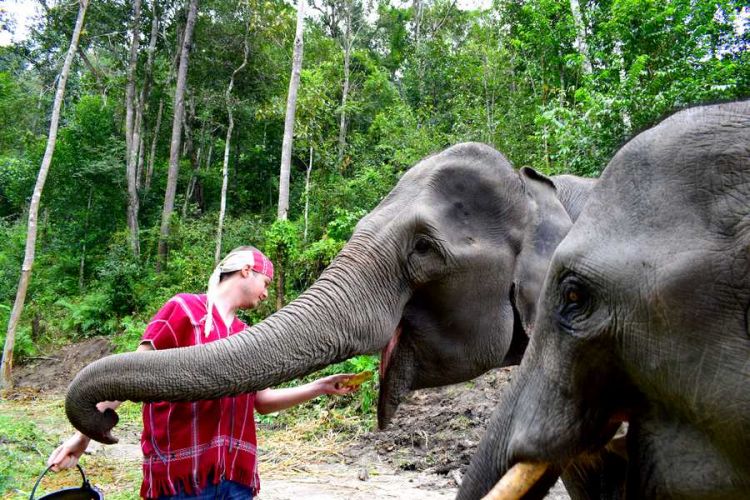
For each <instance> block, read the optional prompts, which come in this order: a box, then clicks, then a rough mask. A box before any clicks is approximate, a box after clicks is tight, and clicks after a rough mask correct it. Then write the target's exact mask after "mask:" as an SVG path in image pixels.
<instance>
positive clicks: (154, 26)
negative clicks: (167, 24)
mask: <svg viewBox="0 0 750 500" xmlns="http://www.w3.org/2000/svg"><path fill="white" fill-rule="evenodd" d="M152 1H153V5H152V9H151V10H152V15H153V17H152V19H151V37H150V39H149V42H148V57H147V59H146V69H145V75H144V78H143V86H142V87H141V95H140V98H139V99H138V109H137V110H136V114H135V118H136V120H135V121H136V123H137V124H138V126H137V127H136V129H135V132H136V133H137V134H138V137H139V141H138V164H137V167H136V171H137V174H136V178H137V179H138V189H142V188H143V185H144V182H143V164H144V163H145V156H146V152H145V150H144V135H145V134H144V128H145V122H146V120H145V119H144V115H145V113H146V110H147V109H148V98H149V95H150V93H151V83H152V75H153V67H154V52H156V41H157V38H158V36H159V11H158V8H157V0H152Z"/></svg>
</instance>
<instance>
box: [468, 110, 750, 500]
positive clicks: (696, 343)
mask: <svg viewBox="0 0 750 500" xmlns="http://www.w3.org/2000/svg"><path fill="white" fill-rule="evenodd" d="M749 306H750V101H744V102H737V103H725V104H720V105H713V106H703V107H697V108H692V109H688V110H684V111H682V112H679V113H677V114H675V115H673V116H671V117H669V118H667V119H666V120H664V121H663V122H661V123H660V124H659V125H657V126H655V127H653V128H651V129H649V130H647V131H645V132H644V133H642V134H640V135H638V136H637V137H636V138H634V139H633V140H631V141H630V142H629V143H628V144H626V145H625V146H624V147H623V148H622V149H621V150H620V151H619V152H618V153H617V154H616V155H615V157H614V158H613V159H612V161H611V162H610V163H609V165H608V166H607V168H606V170H605V171H604V173H603V174H602V177H601V179H600V181H599V183H598V184H597V186H596V188H595V189H594V191H593V192H592V194H591V196H590V198H589V202H588V204H587V205H586V207H585V208H584V210H583V212H582V214H581V215H580V217H579V219H578V220H577V222H576V223H575V224H574V226H573V227H572V229H571V230H570V232H569V233H568V235H567V236H566V238H565V239H564V240H563V241H562V243H560V245H559V246H558V247H557V250H556V251H555V254H554V256H553V258H552V262H551V264H550V267H549V272H548V274H547V276H546V278H545V283H544V286H543V289H542V294H541V297H540V299H539V304H538V309H539V310H538V315H537V318H536V325H535V329H534V331H533V332H532V334H531V339H530V343H529V346H528V349H527V352H526V355H525V357H524V359H523V362H522V363H521V367H520V368H519V371H518V372H517V375H516V377H515V378H514V380H513V382H512V384H511V387H510V388H509V390H508V391H507V392H506V394H505V395H504V397H503V398H502V400H501V401H500V403H499V404H498V408H497V410H496V412H495V414H494V415H493V418H492V420H491V422H490V425H489V428H488V432H487V434H486V436H485V438H484V440H483V442H482V443H481V445H480V447H479V450H478V452H477V454H476V455H475V456H474V459H473V461H472V464H471V466H470V468H469V471H468V472H467V475H466V476H465V478H464V481H463V483H462V488H461V491H460V493H459V498H461V499H474V498H480V497H481V496H482V495H484V494H485V493H486V492H487V491H488V490H489V489H490V488H491V487H492V484H494V482H495V481H496V480H497V479H498V478H499V477H500V476H502V474H504V473H505V471H506V470H508V468H510V467H511V466H512V465H513V464H514V463H517V462H520V461H531V462H546V463H550V464H552V466H553V471H552V472H551V473H550V474H548V475H547V477H546V478H545V481H543V484H542V485H541V486H540V487H539V491H536V492H535V493H534V494H532V495H529V496H528V498H539V497H541V496H542V495H543V490H544V489H545V488H546V487H548V485H549V483H550V482H552V481H553V480H554V476H555V474H557V473H559V472H560V471H561V470H563V469H564V468H565V467H566V465H567V464H569V463H570V461H571V460H576V461H579V462H580V461H585V457H586V456H587V454H589V453H591V452H593V451H596V450H598V449H600V448H601V447H602V446H603V445H604V444H605V443H606V442H607V441H608V439H609V438H610V437H611V435H612V434H613V433H614V431H615V429H616V428H617V426H618V425H619V423H620V422H623V421H628V422H629V430H628V434H627V438H626V440H627V454H628V457H629V459H628V462H627V466H626V471H625V475H626V480H625V488H624V491H621V493H622V495H623V496H625V497H626V498H633V499H640V498H711V499H718V498H721V499H725V498H726V499H730V498H732V499H735V498H737V499H739V498H750V332H749V331H748V319H749V318H748V307H749Z"/></svg>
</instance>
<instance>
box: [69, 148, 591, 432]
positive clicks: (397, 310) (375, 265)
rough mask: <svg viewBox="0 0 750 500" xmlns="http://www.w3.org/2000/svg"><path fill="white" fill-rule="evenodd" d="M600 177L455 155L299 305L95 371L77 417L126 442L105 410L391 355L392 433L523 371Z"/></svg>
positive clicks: (414, 184) (383, 415) (370, 218)
mask: <svg viewBox="0 0 750 500" xmlns="http://www.w3.org/2000/svg"><path fill="white" fill-rule="evenodd" d="M594 182H595V181H593V180H589V179H582V178H577V177H573V176H557V177H553V178H547V177H545V176H543V175H540V174H538V173H537V172H536V171H534V170H532V169H528V168H524V169H521V170H520V171H516V170H514V169H513V168H512V167H511V165H510V163H509V162H508V161H507V160H506V159H505V157H504V156H503V155H501V154H500V153H498V152H497V151H495V150H494V149H492V148H490V147H489V146H485V145H482V144H476V143H467V144H460V145H457V146H454V147H451V148H449V149H447V150H445V151H443V152H442V153H440V154H437V155H434V156H431V157H429V158H427V159H425V160H423V161H422V162H420V163H419V164H417V165H416V166H414V167H413V168H412V169H410V170H409V171H408V172H407V173H406V174H405V175H404V176H403V178H402V179H401V180H400V181H399V183H398V184H397V185H396V187H395V188H394V189H393V190H392V191H391V193H390V194H389V195H388V196H386V197H385V198H384V199H383V201H382V202H381V203H380V204H379V205H378V206H377V207H376V208H375V209H374V210H373V211H372V212H371V213H370V214H368V215H367V216H366V217H364V218H363V219H362V220H361V221H360V222H359V224H358V225H357V227H356V229H355V232H354V234H353V236H352V238H351V239H350V241H349V242H348V243H347V245H346V246H345V247H344V249H343V250H342V251H341V252H340V254H339V255H338V256H337V257H336V258H335V259H334V261H333V262H332V263H331V265H330V266H329V267H328V268H327V269H326V270H325V271H324V272H323V273H322V274H321V276H320V278H319V279H318V280H317V281H316V282H315V283H314V284H313V285H312V287H311V288H310V289H309V290H307V291H306V292H305V293H303V294H302V295H300V297H299V298H297V299H296V300H295V301H293V302H292V303H290V304H289V305H287V306H286V307H284V308H283V309H281V310H280V311H278V312H277V313H275V314H273V315H272V316H270V317H269V318H267V319H266V320H265V321H263V322H261V323H259V324H257V325H255V326H253V327H252V328H250V329H249V330H248V331H247V332H244V333H242V334H239V335H236V336H233V337H231V338H229V339H226V340H223V341H219V342H215V343H212V344H209V345H205V346H200V347H191V348H182V349H171V350H169V351H163V352H148V353H129V354H121V355H115V356H110V357H107V358H104V359H102V360H99V361H97V362H96V363H93V364H91V365H89V366H88V367H87V368H85V369H84V370H83V371H81V373H80V374H79V375H78V376H77V377H76V379H75V380H74V382H73V383H72V384H71V386H70V389H69V392H68V396H67V400H66V412H67V415H68V418H69V419H70V421H71V422H72V424H73V425H74V426H75V427H76V428H77V429H79V430H81V431H82V432H83V433H84V434H86V435H88V436H91V437H92V438H93V439H96V440H98V441H102V442H113V441H114V438H113V436H112V434H111V432H110V431H111V429H112V427H113V426H114V425H115V423H116V421H117V416H116V414H115V413H114V412H113V411H111V410H110V411H108V412H107V413H104V414H102V413H100V412H98V411H97V410H96V408H95V405H96V403H98V402H99V401H106V400H119V401H124V400H133V401H186V400H196V399H210V398H216V397H220V396H226V395H232V394H238V393H243V392H249V391H254V390H259V389H263V388H266V387H269V386H273V385H276V384H278V383H281V382H284V381H287V380H290V379H293V378H295V377H299V376H302V375H305V374H308V373H311V372H313V371H315V370H317V369H319V368H321V367H324V366H326V365H329V364H331V363H335V362H338V361H342V360H345V359H347V358H350V357H351V356H354V355H357V354H362V353H371V352H376V351H378V350H380V349H383V350H384V354H383V358H382V361H381V381H380V391H381V392H380V401H379V408H378V418H379V423H380V425H381V426H384V425H385V424H386V423H387V422H388V420H389V419H390V418H391V416H392V414H393V412H394V411H395V409H396V407H397V406H398V403H399V401H400V400H401V398H402V397H403V396H404V395H405V394H406V393H407V392H408V391H410V390H413V389H418V388H424V387H432V386H438V385H444V384H450V383H456V382H460V381H465V380H469V379H471V378H473V377H476V376H477V375H479V374H481V373H483V372H485V371H487V370H489V369H491V368H494V367H498V366H503V365H508V364H516V363H518V361H519V360H520V357H521V355H522V354H523V352H524V350H525V347H526V344H527V332H528V331H529V330H530V328H531V326H532V322H533V318H534V316H535V308H536V301H537V297H538V295H539V291H540V287H541V284H542V281H543V278H544V276H545V273H546V271H547V268H548V265H549V260H550V257H551V255H552V253H553V251H554V250H555V248H556V246H557V245H558V243H559V242H560V241H561V240H562V239H563V237H564V236H565V235H566V233H567V232H568V230H569V228H570V226H571V225H572V222H573V221H574V220H575V219H576V218H577V217H578V214H579V213H580V211H581V208H582V207H583V205H584V203H585V201H586V198H587V196H588V192H589V191H590V189H591V188H592V187H593V184H594Z"/></svg>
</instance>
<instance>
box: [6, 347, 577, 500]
mask: <svg viewBox="0 0 750 500" xmlns="http://www.w3.org/2000/svg"><path fill="white" fill-rule="evenodd" d="M110 351H111V346H110V345H109V342H108V341H107V340H106V339H104V338H94V339H89V340H86V341H84V342H81V343H78V344H75V345H73V346H67V347H65V348H62V349H60V350H59V351H57V352H55V353H53V354H50V355H47V356H40V357H39V358H38V359H35V360H32V361H31V362H30V363H29V364H27V365H23V366H19V367H17V368H16V370H15V375H14V379H15V384H16V387H17V388H19V389H24V388H28V389H34V390H41V391H44V392H47V393H50V392H51V393H59V394H61V395H62V394H63V393H64V391H65V388H66V387H67V385H68V383H69V382H70V380H71V379H72V378H73V376H74V375H75V373H77V372H78V370H80V369H81V368H82V367H84V366H85V365H86V364H88V363H90V362H91V361H94V360H96V359H98V358H100V357H102V356H104V355H106V354H109V353H110ZM512 375H513V370H512V369H510V368H500V369H497V370H493V371H491V372H488V373H486V374H485V375H483V376H481V377H479V378H477V379H475V380H473V381H471V382H467V383H463V384H458V385H454V386H449V387H441V388H436V389H426V390H420V391H415V392H414V393H412V394H411V395H410V396H409V397H408V398H407V400H406V401H405V402H404V403H403V404H402V405H401V406H400V407H399V409H398V411H397V413H396V415H395V417H394V419H393V422H392V424H391V425H390V427H389V428H388V429H387V430H385V431H373V432H367V433H364V434H363V435H361V436H359V437H358V438H356V439H354V440H352V441H351V442H349V443H347V444H346V445H344V446H343V447H342V449H340V450H338V453H337V454H336V455H335V456H334V457H331V456H323V455H321V454H314V453H313V454H311V456H309V457H304V458H303V460H301V461H299V460H298V462H301V463H302V464H304V465H302V466H299V467H294V468H291V469H290V468H284V470H283V471H275V470H274V468H273V467H263V463H262V460H261V471H262V491H261V494H260V496H259V498H261V499H269V500H270V499H277V500H286V499H289V500H297V499H299V498H305V499H307V500H317V499H321V500H323V499H326V500H328V499H332V500H338V499H341V500H343V499H352V500H357V499H365V498H368V499H369V498H388V499H391V498H393V499H410V500H421V499H424V500H431V499H448V498H454V497H455V495H456V491H457V486H458V483H460V481H461V478H462V476H463V474H464V472H465V471H466V468H467V467H468V464H469V461H470V459H471V456H472V454H473V453H474V451H475V449H476V446H477V444H478V443H479V440H480V439H481V436H482V434H483V433H484V429H485V426H486V422H487V421H488V419H489V417H490V415H491V413H492V410H493V408H494V407H495V404H496V403H497V400H498V398H499V397H500V394H501V393H502V391H503V390H504V388H505V387H506V386H507V384H508V382H509V381H510V379H511V377H512ZM119 437H120V438H121V441H120V443H119V444H118V445H115V446H107V447H101V446H100V445H99V446H95V447H93V449H92V450H91V451H92V452H93V453H103V454H107V455H111V456H117V457H122V459H123V460H127V461H131V460H132V461H138V460H139V458H140V447H139V445H138V432H136V431H134V430H131V431H129V432H124V433H123V432H121V433H120V434H119ZM261 449H262V443H261ZM300 449H302V447H300ZM547 498H550V499H555V500H562V499H566V498H568V497H567V495H566V494H565V492H564V489H563V488H562V486H561V485H560V484H559V483H558V485H557V486H556V487H555V488H554V489H553V490H552V491H551V492H550V494H549V495H548V497H547Z"/></svg>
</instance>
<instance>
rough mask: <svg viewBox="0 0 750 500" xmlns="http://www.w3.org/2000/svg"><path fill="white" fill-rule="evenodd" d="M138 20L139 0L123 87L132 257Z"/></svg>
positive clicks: (135, 219) (135, 251) (135, 210)
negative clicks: (125, 80) (126, 75)
mask: <svg viewBox="0 0 750 500" xmlns="http://www.w3.org/2000/svg"><path fill="white" fill-rule="evenodd" d="M140 22H141V0H135V1H134V2H133V24H132V28H131V31H132V36H133V41H132V42H131V44H130V60H129V62H128V83H127V87H126V89H125V161H126V164H127V167H126V176H127V181H128V230H129V231H130V250H131V251H132V252H133V256H134V257H136V258H137V257H138V256H139V255H140V253H141V250H140V243H139V240H138V208H139V207H138V181H137V178H136V177H137V163H138V144H139V142H140V140H139V137H140V136H139V134H137V133H136V128H137V127H138V126H140V124H138V123H135V122H137V121H138V120H136V118H135V107H136V102H135V101H136V98H135V71H136V67H137V66H138V45H139V40H140Z"/></svg>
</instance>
